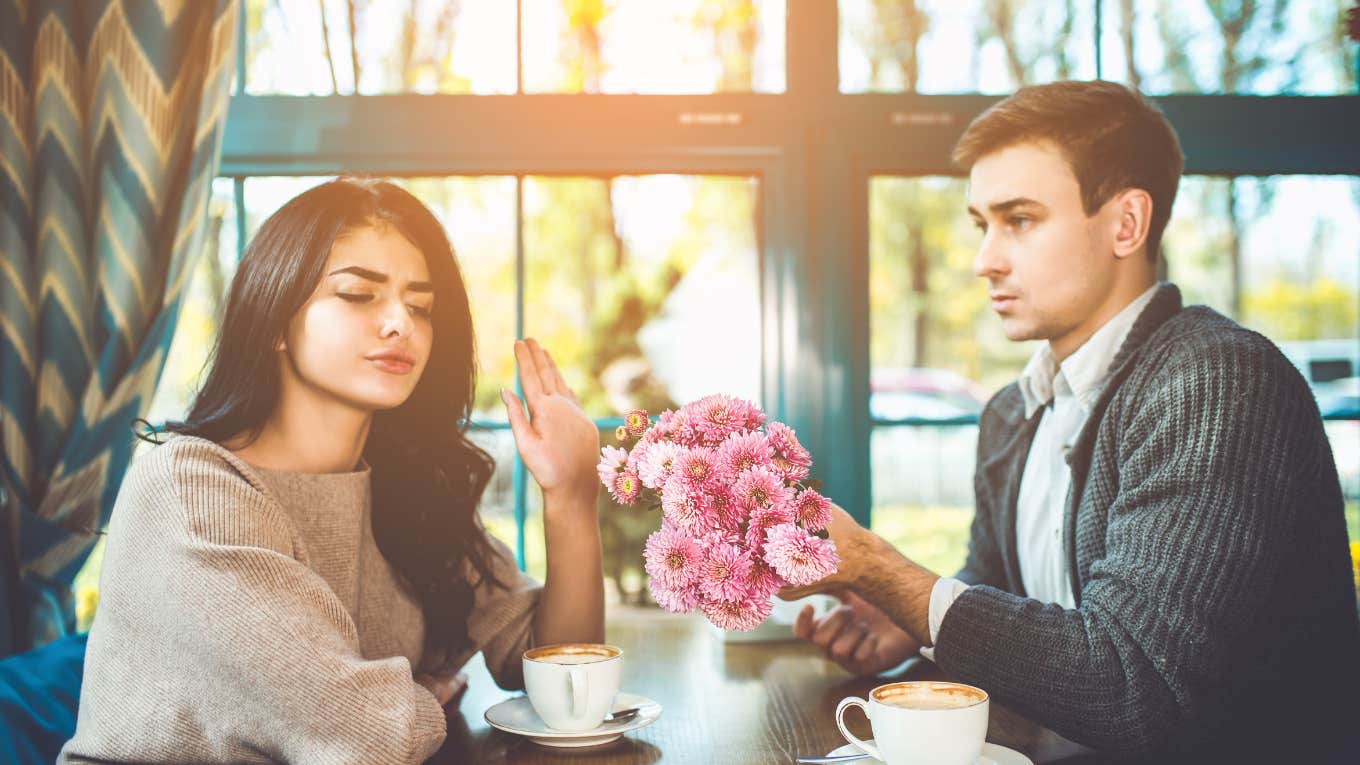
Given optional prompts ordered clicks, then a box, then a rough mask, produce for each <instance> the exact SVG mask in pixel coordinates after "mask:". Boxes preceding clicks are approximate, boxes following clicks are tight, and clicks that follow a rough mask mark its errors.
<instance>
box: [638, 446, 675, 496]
mask: <svg viewBox="0 0 1360 765" xmlns="http://www.w3.org/2000/svg"><path fill="white" fill-rule="evenodd" d="M681 448H683V447H681V446H680V445H679V444H674V443H671V442H670V441H657V442H656V443H654V444H651V445H650V446H648V447H647V455H646V457H645V458H644V459H642V460H640V461H639V462H638V476H639V477H640V478H642V485H643V486H646V487H647V488H649V489H660V488H661V487H662V486H664V485H665V484H666V479H667V478H670V477H671V466H672V464H673V463H674V462H675V458H676V457H677V456H679V454H680V450H681Z"/></svg>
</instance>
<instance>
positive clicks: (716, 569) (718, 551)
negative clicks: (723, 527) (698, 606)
mask: <svg viewBox="0 0 1360 765" xmlns="http://www.w3.org/2000/svg"><path fill="white" fill-rule="evenodd" d="M700 571H701V573H700V576H699V592H700V593H702V594H703V596H704V597H706V598H709V599H710V600H740V599H741V598H743V597H745V596H746V594H747V593H746V577H747V576H749V575H750V574H751V558H750V556H749V555H747V554H746V553H744V552H742V550H741V548H740V547H738V546H737V545H730V544H715V545H710V546H709V547H708V548H707V550H706V551H705V555H704V564H703V566H702V567H701V569H700Z"/></svg>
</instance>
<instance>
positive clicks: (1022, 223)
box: [1006, 215, 1033, 228]
mask: <svg viewBox="0 0 1360 765" xmlns="http://www.w3.org/2000/svg"><path fill="white" fill-rule="evenodd" d="M1032 221H1033V219H1032V218H1030V217H1029V216H1026V215H1012V216H1011V217H1009V218H1007V219H1006V223H1007V224H1009V225H1010V227H1011V228H1025V227H1026V226H1028V225H1029V224H1030V223H1031V222H1032Z"/></svg>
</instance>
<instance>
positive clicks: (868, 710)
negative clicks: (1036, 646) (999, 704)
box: [836, 681, 989, 765]
mask: <svg viewBox="0 0 1360 765" xmlns="http://www.w3.org/2000/svg"><path fill="white" fill-rule="evenodd" d="M988 704H989V699H988V697H987V693H986V691H983V690H982V689H980V688H974V687H973V686H971V685H963V684H962V683H945V682H936V681H916V682H905V683H889V684H888V685H880V686H879V687H877V688H875V689H873V690H872V691H870V692H869V700H868V701H865V700H864V699H861V698H858V697H856V696H847V697H846V698H843V699H841V703H839V704H837V705H836V727H837V728H840V731H841V735H842V736H845V740H846V741H849V742H850V743H851V744H852V745H854V746H855V747H856V748H858V749H859V750H860V751H862V752H864V753H865V754H868V755H871V756H873V757H877V758H878V759H880V760H882V761H883V762H885V763H887V765H915V763H923V762H928V763H932V765H973V763H974V762H976V761H977V759H978V757H979V756H981V754H982V745H983V743H985V742H986V740H987V709H988ZM853 706H857V707H860V708H862V709H863V710H864V715H865V716H866V717H868V718H869V725H870V727H871V728H872V729H873V731H874V743H872V744H870V743H868V742H867V741H861V740H860V739H858V738H856V737H855V736H854V734H852V733H850V731H849V730H848V729H846V727H845V710H846V709H848V708H850V707H853Z"/></svg>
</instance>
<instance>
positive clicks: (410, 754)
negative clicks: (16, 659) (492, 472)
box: [58, 436, 541, 763]
mask: <svg viewBox="0 0 1360 765" xmlns="http://www.w3.org/2000/svg"><path fill="white" fill-rule="evenodd" d="M369 517H370V495H369V472H368V469H367V468H366V467H365V468H364V469H363V470H361V471H358V472H353V473H339V474H310V473H293V472H285V471H277V470H265V469H262V468H257V467H254V466H252V465H249V464H247V463H245V462H242V461H241V460H240V459H239V458H237V457H236V456H235V455H233V454H232V453H231V452H229V451H227V450H226V449H224V448H222V447H221V446H219V445H218V444H216V443H213V442H211V441H206V440H204V439H200V438H193V437H189V436H174V437H172V438H170V439H169V440H168V441H167V442H166V443H165V444H163V445H161V446H158V447H155V448H154V449H152V450H151V451H150V452H149V453H147V454H146V455H144V456H142V457H140V458H139V459H137V460H136V462H135V463H134V464H133V466H132V468H131V469H130V470H129V471H128V474H127V477H126V479H125V480H124V482H123V486H122V489H121V491H120V492H119V494H118V501H117V504H116V505H115V507H114V512H113V517H112V520H111V521H110V524H109V531H108V540H107V545H106V548H105V552H104V566H103V572H102V576H101V578H100V602H99V608H98V610H97V612H96V615H95V619H94V624H93V626H92V627H91V628H90V640H89V647H88V649H87V654H86V659H85V679H84V685H83V687H82V688H81V694H80V713H79V716H78V719H77V725H76V734H75V737H74V738H73V739H71V740H70V741H68V742H67V743H66V746H65V748H64V749H63V750H62V753H61V756H60V758H59V760H58V761H59V762H69V763H79V762H92V761H98V762H139V763H169V762H175V763H186V762H213V763H221V762H249V763H263V762H273V761H283V762H293V763H411V762H420V761H422V760H424V759H425V758H427V757H429V756H430V755H431V754H432V753H433V752H434V751H435V750H437V749H438V748H439V746H440V744H441V743H442V742H443V740H444V735H445V727H444V714H443V710H442V709H441V708H440V706H439V703H438V702H437V701H436V700H435V698H434V696H433V695H432V694H431V693H430V692H429V691H427V690H425V688H424V687H422V686H421V685H419V684H417V683H416V682H415V680H414V679H413V674H414V673H415V672H449V671H452V670H454V669H456V668H457V667H460V666H462V664H463V663H464V662H466V661H467V659H468V658H470V656H471V654H472V651H471V650H469V651H465V652H460V653H458V654H456V655H449V653H450V652H449V651H448V650H447V649H445V648H443V647H439V646H424V645H423V643H424V635H425V625H424V620H423V619H422V616H421V610H420V606H419V604H418V602H417V601H416V600H415V598H414V597H413V595H412V593H411V590H410V587H409V585H408V584H407V583H406V582H405V580H404V579H402V578H401V577H400V575H399V574H397V572H396V571H395V570H394V569H393V568H392V567H391V566H390V565H389V564H388V562H387V561H386V560H385V559H384V558H383V557H382V554H381V553H380V552H379V550H378V547H377V544H376V543H375V541H374V539H373V533H372V527H371V524H370V523H369ZM492 542H493V545H494V546H495V549H496V552H497V555H496V569H497V574H498V576H499V578H500V579H501V581H502V582H505V583H507V584H509V585H510V589H509V591H506V590H503V589H491V588H489V587H485V586H484V587H482V588H480V589H479V590H478V592H477V593H476V602H475V607H474V608H473V611H472V614H471V616H470V617H469V623H468V634H469V636H470V637H471V639H472V641H473V643H474V644H475V645H476V646H477V647H479V648H480V649H481V650H482V651H483V652H484V653H485V658H486V664H487V667H488V668H489V669H490V671H491V673H492V675H493V676H494V677H495V679H496V682H497V683H498V684H500V685H501V686H503V687H520V686H521V684H522V675H521V669H520V654H521V653H522V652H523V651H524V650H525V649H526V648H528V647H530V645H531V641H532V624H533V614H534V610H535V608H536V606H537V604H538V598H539V593H540V592H541V589H540V588H539V586H538V584H537V583H535V582H534V581H533V580H532V579H530V578H529V577H527V576H525V575H524V574H522V573H520V572H519V571H518V570H517V569H516V568H515V564H514V561H513V560H512V558H511V556H510V554H509V551H508V550H506V548H505V546H504V545H502V544H500V543H499V542H496V541H495V540H492ZM413 668H414V669H413Z"/></svg>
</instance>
